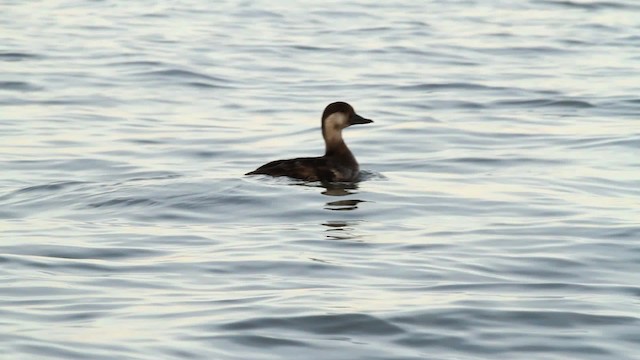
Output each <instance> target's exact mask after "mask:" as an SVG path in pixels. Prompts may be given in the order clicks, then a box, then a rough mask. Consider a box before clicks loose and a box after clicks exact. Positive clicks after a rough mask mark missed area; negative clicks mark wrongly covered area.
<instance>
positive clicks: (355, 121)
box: [351, 114, 373, 125]
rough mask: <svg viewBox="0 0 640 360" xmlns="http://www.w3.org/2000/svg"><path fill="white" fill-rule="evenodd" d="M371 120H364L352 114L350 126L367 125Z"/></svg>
mask: <svg viewBox="0 0 640 360" xmlns="http://www.w3.org/2000/svg"><path fill="white" fill-rule="evenodd" d="M372 122H373V120H369V119H365V118H363V117H362V116H360V115H358V114H353V116H352V117H351V125H357V124H369V123H372Z"/></svg>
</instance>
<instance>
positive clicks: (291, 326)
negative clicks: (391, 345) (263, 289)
mask: <svg viewBox="0 0 640 360" xmlns="http://www.w3.org/2000/svg"><path fill="white" fill-rule="evenodd" d="M221 327H222V328H223V329H225V330H232V331H246V330H257V329H270V328H275V329H280V330H284V329H287V330H297V331H303V332H307V333H313V334H328V335H349V334H352V335H353V334H366V335H376V336H380V335H395V334H402V333H404V332H405V331H404V330H403V329H402V328H401V327H399V326H397V325H393V324H392V323H390V322H388V321H385V320H382V319H380V318H378V317H376V316H372V315H368V314H357V313H354V314H339V315H313V316H298V317H281V318H280V317H279V318H272V317H263V318H256V319H251V320H242V321H236V322H230V323H226V324H224V325H222V326H221Z"/></svg>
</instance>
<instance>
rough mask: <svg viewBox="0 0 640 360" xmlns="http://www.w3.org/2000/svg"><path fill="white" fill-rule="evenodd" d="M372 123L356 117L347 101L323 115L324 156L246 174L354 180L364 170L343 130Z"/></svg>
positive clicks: (274, 164) (277, 163)
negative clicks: (343, 137)
mask: <svg viewBox="0 0 640 360" xmlns="http://www.w3.org/2000/svg"><path fill="white" fill-rule="evenodd" d="M371 122H373V121H371V120H369V119H365V118H363V117H361V116H360V115H358V114H356V112H355V111H354V110H353V107H351V105H349V104H347V103H345V102H334V103H331V104H329V105H328V106H327V107H326V108H325V109H324V112H323V113H322V136H323V137H324V141H325V154H324V155H323V156H320V157H302V158H295V159H288V160H276V161H272V162H269V163H267V164H264V165H262V166H260V167H259V168H257V169H256V170H254V171H251V172H248V173H247V174H246V175H258V174H263V175H271V176H288V177H291V178H295V179H301V180H305V181H323V182H333V181H354V180H356V179H357V178H358V175H359V173H360V169H359V166H358V162H357V161H356V158H355V157H354V156H353V154H352V153H351V151H350V150H349V148H348V147H347V145H346V144H345V143H344V140H343V139H342V129H344V128H346V127H349V126H351V125H355V124H368V123H371Z"/></svg>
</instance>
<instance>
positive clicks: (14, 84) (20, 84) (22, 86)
mask: <svg viewBox="0 0 640 360" xmlns="http://www.w3.org/2000/svg"><path fill="white" fill-rule="evenodd" d="M41 89H42V88H41V87H39V86H36V85H33V84H30V83H28V82H24V81H0V90H14V91H38V90H41Z"/></svg>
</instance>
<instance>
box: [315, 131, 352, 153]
mask: <svg viewBox="0 0 640 360" xmlns="http://www.w3.org/2000/svg"><path fill="white" fill-rule="evenodd" d="M322 136H323V137H324V143H325V152H324V156H336V155H338V156H345V157H347V158H353V154H351V151H350V150H349V148H348V147H347V144H345V143H344V140H343V139H342V130H335V129H331V130H327V129H323V131H322Z"/></svg>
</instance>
